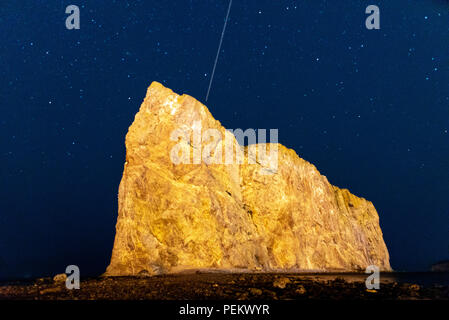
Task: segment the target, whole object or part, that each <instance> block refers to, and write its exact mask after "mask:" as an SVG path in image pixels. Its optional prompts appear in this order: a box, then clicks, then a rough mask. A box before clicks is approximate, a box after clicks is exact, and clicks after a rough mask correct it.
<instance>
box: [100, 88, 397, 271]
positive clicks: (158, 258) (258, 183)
mask: <svg viewBox="0 0 449 320" xmlns="http://www.w3.org/2000/svg"><path fill="white" fill-rule="evenodd" d="M209 129H215V132H219V133H221V134H222V137H225V139H230V140H228V141H231V142H232V144H231V148H236V150H237V151H236V152H237V153H240V154H241V155H243V163H242V164H240V163H235V162H236V161H234V162H225V161H222V162H220V161H218V163H216V162H213V161H212V163H211V161H209V162H208V161H204V160H203V159H204V153H201V152H204V150H198V149H201V145H199V144H198V141H196V142H195V141H194V140H195V133H194V131H195V130H197V131H198V130H199V131H200V143H201V142H203V143H204V139H205V138H204V133H205V132H206V131H207V130H209ZM192 132H193V134H192ZM201 133H202V134H203V138H202V139H203V141H201ZM192 137H193V138H192ZM225 139H221V140H220V138H217V137H216V136H214V137H213V138H211V139H209V141H208V142H209V149H208V150H207V151H206V152H205V153H206V154H207V155H209V156H211V157H215V156H218V157H222V158H224V154H225V152H224V151H223V148H224V147H225V148H228V147H229V143H227V144H224V143H222V142H223V141H224V140H225ZM197 140H198V139H197ZM265 146H266V147H267V149H269V150H274V151H277V153H276V155H277V159H276V160H277V163H276V168H275V169H273V168H272V167H271V164H272V163H271V162H263V161H257V159H256V161H250V160H251V159H252V160H254V157H255V155H256V154H257V152H259V151H256V149H257V147H258V145H250V146H249V147H241V146H240V145H239V144H238V143H237V142H236V139H235V138H234V136H233V135H232V134H231V135H230V134H229V132H228V131H227V130H225V128H224V127H223V126H221V124H220V122H218V121H217V120H215V119H214V118H213V117H212V115H211V114H210V112H209V110H208V109H207V108H206V107H205V106H204V105H203V104H201V103H200V102H198V101H197V100H195V99H194V98H192V97H190V96H188V95H182V96H180V95H177V94H176V93H174V92H173V91H172V90H170V89H168V88H165V87H164V86H162V85H161V84H160V83H157V82H153V83H152V84H151V86H150V87H149V89H148V92H147V95H146V97H145V100H144V102H143V103H142V106H141V108H140V111H139V112H138V113H137V115H136V117H135V119H134V122H133V124H132V125H131V127H130V128H129V131H128V134H127V136H126V162H125V166H124V172H123V177H122V180H121V183H120V187H119V196H118V199H119V215H118V220H117V226H116V236H115V242H114V248H113V252H112V258H111V263H110V265H109V267H108V268H107V271H106V275H111V276H119V275H137V274H160V273H169V272H178V271H183V270H187V269H226V270H231V271H232V270H234V271H235V270H241V269H246V270H249V271H256V270H259V271H276V270H292V271H306V270H309V271H312V270H313V271H334V270H339V271H352V270H362V269H363V270H364V269H365V268H366V267H367V266H368V265H377V266H378V267H379V268H380V269H381V270H390V269H391V268H390V263H389V255H388V250H387V248H386V246H385V243H384V240H383V237H382V231H381V229H380V227H379V217H378V215H377V212H376V209H375V208H374V206H373V204H372V203H371V202H369V201H367V200H365V199H363V198H359V197H356V196H354V195H352V194H351V193H350V192H349V191H348V190H345V189H339V188H337V187H334V186H332V185H331V184H330V183H329V182H328V181H327V178H326V177H325V176H322V175H321V174H320V173H319V172H318V170H317V169H316V168H315V166H313V165H312V164H310V163H309V162H307V161H305V160H303V159H301V158H300V157H299V156H298V155H297V154H296V153H295V151H293V150H291V149H288V148H286V147H284V146H282V145H280V144H266V145H265ZM199 147H200V148H199ZM203 149H204V148H203ZM174 150H175V151H176V152H174ZM186 151H187V152H188V153H187V156H186V157H184V158H182V155H183V154H184V152H186ZM173 152H174V153H173ZM174 154H175V155H176V156H179V154H181V156H180V157H181V160H182V159H184V160H186V159H187V160H189V161H174V160H173V159H174ZM195 154H196V155H198V154H200V155H201V154H203V158H202V160H201V162H200V163H198V162H195V160H193V161H192V158H193V159H195V158H194V157H195ZM176 156H175V160H176V159H178V160H179V158H176ZM270 156H271V153H270ZM214 159H218V158H214ZM179 162H180V163H179ZM185 162H191V163H185ZM267 163H268V164H267Z"/></svg>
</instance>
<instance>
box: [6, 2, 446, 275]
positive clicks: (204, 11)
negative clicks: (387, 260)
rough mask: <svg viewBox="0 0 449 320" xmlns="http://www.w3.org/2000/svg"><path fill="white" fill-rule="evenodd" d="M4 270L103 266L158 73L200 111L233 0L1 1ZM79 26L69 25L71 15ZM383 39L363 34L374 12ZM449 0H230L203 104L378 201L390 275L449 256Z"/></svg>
mask: <svg viewBox="0 0 449 320" xmlns="http://www.w3.org/2000/svg"><path fill="white" fill-rule="evenodd" d="M4 2H5V3H2V5H1V7H0V73H1V74H0V106H1V109H0V110H1V118H0V143H1V149H0V158H1V166H0V194H1V196H0V199H1V202H0V278H7V277H36V276H43V275H53V274H55V273H61V272H64V270H65V267H66V266H67V265H69V264H76V265H78V266H80V269H81V273H82V275H95V274H100V273H102V272H103V271H104V270H105V268H106V266H107V264H108V262H109V258H110V254H111V250H112V245H113V237H114V233H115V229H114V228H115V222H116V217H117V192H118V184H119V182H120V178H121V174H122V170H123V163H124V159H125V148H124V138H125V134H126V132H127V129H128V127H129V125H130V124H131V122H132V120H133V118H134V115H135V113H136V112H137V111H138V109H139V106H140V103H141V102H142V100H143V98H144V96H145V93H146V89H147V87H148V86H149V85H150V83H151V81H153V80H157V81H160V82H162V83H163V84H165V85H166V86H168V87H170V88H172V89H173V90H174V91H175V92H178V93H187V94H190V95H192V96H194V97H196V98H198V99H199V100H200V101H203V102H204V98H205V95H206V91H207V86H208V82H209V79H210V73H211V69H212V66H213V63H214V59H215V54H216V50H217V47H218V41H219V37H220V34H221V31H222V27H223V22H224V17H225V14H226V9H227V6H228V1H227V0H223V1H212V0H198V1H182V0H181V1H137V0H136V1H99V0H96V1H78V0H73V1H72V0H71V1H48V0H46V1H44V0H40V1H38V0H28V1H4ZM70 4H76V5H78V6H80V9H81V29H80V30H67V29H66V28H65V19H66V17H67V15H66V14H65V7H66V6H68V5H70ZM369 4H376V5H378V6H379V7H380V10H381V29H380V30H371V31H370V30H367V29H366V28H365V18H366V16H367V15H366V14H365V8H366V7H367V6H368V5H369ZM448 8H449V3H448V2H447V1H443V0H441V1H436V0H434V1H402V0H401V1H399V0H398V1H338V3H337V1H330V0H329V1H324V0H315V1H306V0H302V1H274V0H263V1H262V0H258V1H237V0H234V3H233V7H232V10H231V15H230V21H229V24H228V28H227V30H226V35H225V38H224V41H223V46H222V51H221V55H220V60H219V63H218V67H217V71H216V74H215V79H214V84H213V87H212V91H211V95H210V98H209V101H208V103H207V106H208V107H209V109H210V111H211V112H212V114H213V115H214V117H215V118H216V119H218V120H220V121H221V122H222V124H223V125H224V126H225V127H227V128H234V129H235V128H243V129H247V128H267V129H269V128H278V129H279V141H280V142H281V143H282V144H284V145H286V146H288V147H290V148H293V149H295V150H296V151H297V153H298V154H299V155H300V156H301V157H302V158H304V159H306V160H308V161H310V162H312V163H313V164H315V165H316V166H317V167H318V169H319V170H320V172H321V173H322V174H324V175H326V176H327V177H328V179H329V181H330V182H331V183H332V184H334V185H337V186H340V187H346V188H349V189H350V190H351V191H352V192H353V193H354V194H356V195H359V196H363V197H365V198H367V199H369V200H371V201H373V202H374V205H375V206H376V208H377V210H378V212H379V215H380V222H381V227H382V230H383V233H384V237H385V241H386V243H387V246H388V249H389V251H390V255H391V263H392V266H393V268H395V269H397V270H427V269H428V267H429V265H430V264H431V263H434V262H436V261H438V260H442V259H447V258H449V237H448V235H449V234H448V226H449V200H448V192H449V133H448V130H449V13H448Z"/></svg>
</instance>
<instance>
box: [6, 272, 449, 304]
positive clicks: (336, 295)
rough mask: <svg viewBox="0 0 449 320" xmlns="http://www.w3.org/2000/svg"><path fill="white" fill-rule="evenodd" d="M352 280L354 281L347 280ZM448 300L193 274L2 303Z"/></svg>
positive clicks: (430, 291)
mask: <svg viewBox="0 0 449 320" xmlns="http://www.w3.org/2000/svg"><path fill="white" fill-rule="evenodd" d="M348 279H349V280H348ZM316 299H319V300H449V286H447V285H435V284H434V285H431V286H420V285H418V284H412V283H401V282H395V281H382V282H381V285H380V289H379V290H367V289H366V286H365V282H364V281H360V277H359V278H358V279H357V278H354V279H353V280H351V279H350V278H348V277H342V276H339V275H334V276H332V275H328V276H326V277H324V278H323V276H322V275H313V274H310V275H303V274H287V273H276V274H274V273H237V274H236V273H227V274H226V273H200V272H197V273H193V274H171V275H160V276H152V277H100V278H90V279H85V280H82V281H81V287H80V289H79V290H68V289H66V287H65V283H64V282H61V281H59V282H58V281H54V280H53V279H51V278H41V279H38V280H35V281H31V282H26V283H24V282H9V283H0V300H316Z"/></svg>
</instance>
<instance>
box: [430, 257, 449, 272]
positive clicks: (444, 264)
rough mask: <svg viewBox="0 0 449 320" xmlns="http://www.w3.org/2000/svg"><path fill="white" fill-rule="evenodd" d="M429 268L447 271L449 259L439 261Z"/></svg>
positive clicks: (448, 269)
mask: <svg viewBox="0 0 449 320" xmlns="http://www.w3.org/2000/svg"><path fill="white" fill-rule="evenodd" d="M431 270H432V271H434V272H449V260H446V261H440V262H437V263H435V264H433V265H432V266H431Z"/></svg>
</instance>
